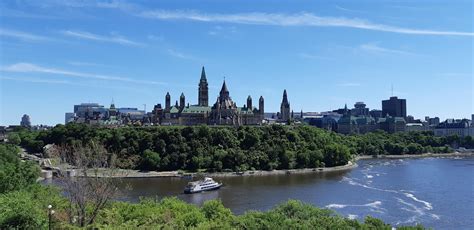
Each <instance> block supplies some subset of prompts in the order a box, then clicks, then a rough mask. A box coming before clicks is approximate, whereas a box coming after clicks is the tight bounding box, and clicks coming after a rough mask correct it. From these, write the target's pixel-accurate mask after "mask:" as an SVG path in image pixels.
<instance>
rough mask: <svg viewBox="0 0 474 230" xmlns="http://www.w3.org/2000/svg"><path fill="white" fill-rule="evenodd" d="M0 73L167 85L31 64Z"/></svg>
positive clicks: (14, 66)
mask: <svg viewBox="0 0 474 230" xmlns="http://www.w3.org/2000/svg"><path fill="white" fill-rule="evenodd" d="M0 70H1V71H4V72H19V73H46V74H55V75H62V76H67V77H76V78H87V79H95V80H104V81H119V82H129V83H137V84H153V85H167V83H164V82H155V81H144V80H135V79H132V78H124V77H116V76H107V75H101V74H91V73H82V72H74V71H68V70H63V69H57V68H48V67H42V66H38V65H35V64H31V63H17V64H13V65H10V66H6V67H1V68H0Z"/></svg>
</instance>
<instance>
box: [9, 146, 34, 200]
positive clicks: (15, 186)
mask: <svg viewBox="0 0 474 230" xmlns="http://www.w3.org/2000/svg"><path fill="white" fill-rule="evenodd" d="M38 177H39V167H38V166H37V165H36V164H35V163H33V162H29V161H28V162H22V161H20V159H19V157H18V148H17V147H16V146H12V145H5V144H0V193H5V192H9V191H15V190H20V189H23V188H25V187H28V186H30V185H32V184H34V183H35V182H36V179H37V178H38Z"/></svg>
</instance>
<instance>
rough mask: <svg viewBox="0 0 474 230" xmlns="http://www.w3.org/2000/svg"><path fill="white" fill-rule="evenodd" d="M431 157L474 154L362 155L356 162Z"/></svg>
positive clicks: (473, 153)
mask: <svg viewBox="0 0 474 230" xmlns="http://www.w3.org/2000/svg"><path fill="white" fill-rule="evenodd" d="M430 157H474V152H466V153H459V152H456V153H423V154H404V155H377V156H371V155H362V156H357V157H356V161H358V160H367V159H406V158H430Z"/></svg>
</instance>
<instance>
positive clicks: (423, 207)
mask: <svg viewBox="0 0 474 230" xmlns="http://www.w3.org/2000/svg"><path fill="white" fill-rule="evenodd" d="M403 163H406V162H404V161H403V160H397V161H389V162H383V163H381V164H379V165H383V166H387V165H399V164H403ZM374 166H375V167H374ZM376 166H377V165H368V166H366V167H365V168H364V169H363V170H362V175H361V176H362V177H359V178H351V177H343V179H342V182H345V183H348V184H349V185H352V186H358V187H362V188H365V189H370V190H374V191H379V192H384V193H392V194H394V195H393V199H394V200H393V202H394V203H395V204H397V203H398V205H396V206H398V207H399V210H402V211H405V212H408V213H410V214H408V215H409V218H407V219H406V220H403V221H401V220H399V221H396V224H395V225H400V224H411V223H416V222H420V220H422V219H424V218H431V219H434V220H439V219H440V216H439V215H436V214H434V213H429V212H431V211H432V210H434V207H433V204H432V203H430V202H428V201H426V200H423V199H420V198H418V197H416V196H415V194H416V192H415V191H410V190H403V189H402V190H395V189H385V188H380V187H377V186H374V185H373V179H374V175H376V176H377V177H379V176H380V175H385V174H386V173H381V172H377V171H375V170H377V167H376ZM384 202H388V203H392V202H391V201H390V200H387V201H384ZM381 205H382V202H381V201H375V202H372V203H368V204H362V205H347V204H330V205H327V206H326V208H330V209H343V208H347V207H370V210H371V211H372V212H376V213H383V211H386V210H385V209H383V208H381ZM351 215H353V214H351Z"/></svg>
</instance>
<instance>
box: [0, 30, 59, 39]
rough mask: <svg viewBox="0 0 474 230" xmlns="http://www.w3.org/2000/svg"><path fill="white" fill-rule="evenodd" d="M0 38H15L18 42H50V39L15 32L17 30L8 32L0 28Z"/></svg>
mask: <svg viewBox="0 0 474 230" xmlns="http://www.w3.org/2000/svg"><path fill="white" fill-rule="evenodd" d="M0 36H2V37H12V38H17V39H20V40H26V41H49V40H51V39H50V38H47V37H43V36H40V35H35V34H31V33H26V32H22V31H17V30H9V29H4V28H0Z"/></svg>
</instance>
